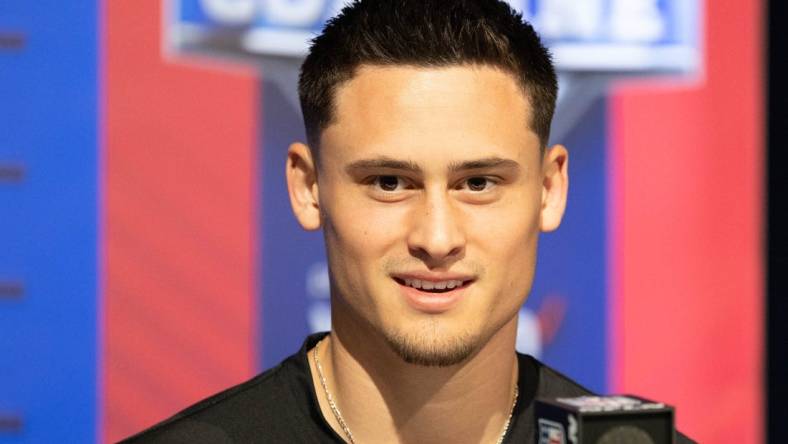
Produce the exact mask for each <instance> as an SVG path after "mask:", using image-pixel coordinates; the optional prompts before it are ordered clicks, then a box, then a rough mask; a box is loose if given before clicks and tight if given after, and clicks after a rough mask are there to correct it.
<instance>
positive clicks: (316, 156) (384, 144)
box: [130, 0, 589, 443]
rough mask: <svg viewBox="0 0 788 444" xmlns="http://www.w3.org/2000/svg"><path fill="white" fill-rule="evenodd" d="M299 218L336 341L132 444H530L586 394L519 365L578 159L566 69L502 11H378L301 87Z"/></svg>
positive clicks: (367, 7)
mask: <svg viewBox="0 0 788 444" xmlns="http://www.w3.org/2000/svg"><path fill="white" fill-rule="evenodd" d="M299 91H300V96H301V104H302V108H303V114H304V122H305V125H306V130H307V134H308V137H307V139H308V145H304V144H301V143H294V144H293V145H291V146H290V149H289V152H288V157H287V165H286V168H287V180H288V187H289V193H290V199H291V202H292V207H293V211H294V213H295V215H296V217H297V219H298V221H299V222H300V223H301V225H302V226H303V227H304V228H305V229H307V230H318V229H322V230H323V232H324V236H325V242H326V251H327V254H328V264H329V270H330V282H331V303H332V325H333V327H332V331H331V332H330V333H328V334H319V335H314V336H311V337H309V338H307V340H306V342H305V344H304V346H303V348H302V349H301V351H300V352H299V353H297V354H296V355H294V356H292V357H290V358H289V359H287V360H286V361H284V362H283V363H282V364H280V365H279V366H277V367H276V368H274V369H271V370H269V371H267V372H265V373H263V374H262V375H260V376H258V377H256V378H254V379H252V380H251V381H248V382H246V383H244V384H241V385H239V386H237V387H234V388H231V389H229V390H227V391H225V392H223V393H220V394H218V395H216V396H214V397H212V398H210V399H208V400H205V401H203V402H201V403H199V404H197V405H195V406H193V407H191V408H189V409H187V410H185V411H184V412H181V413H180V414H178V415H177V416H175V417H174V418H172V419H170V420H168V421H166V422H164V423H162V424H160V425H158V426H156V427H154V428H152V429H150V430H148V431H146V432H144V433H142V434H140V435H138V436H136V437H134V438H132V439H131V440H130V441H131V442H184V443H187V442H188V443H199V442H206V443H207V442H211V443H215V442H244V443H245V442H288V443H294V442H305V443H307V442H308V443H313V442H343V441H346V442H355V443H500V442H533V440H534V438H535V429H534V418H533V404H534V399H535V398H536V397H539V396H549V397H556V396H577V395H583V394H588V393H589V392H588V391H587V390H586V389H584V388H583V387H581V386H579V385H578V384H576V383H574V382H572V381H571V380H569V379H567V378H566V377H564V376H562V375H561V374H559V373H557V372H555V371H554V370H551V369H550V368H548V367H546V366H544V365H543V364H541V363H539V362H538V361H536V360H535V359H533V358H531V357H528V356H525V355H518V354H516V353H515V336H516V330H517V313H518V310H519V308H520V306H521V305H522V304H523V302H524V301H525V299H526V297H527V295H528V293H529V291H530V288H531V283H532V280H533V275H534V267H535V265H536V264H535V260H536V248H537V241H538V238H539V233H540V232H542V231H551V230H554V229H556V228H557V227H558V225H559V223H560V221H561V217H562V215H563V212H564V206H565V204H566V195H567V187H568V177H567V168H568V153H567V150H566V149H565V148H564V147H563V146H561V145H555V146H552V147H548V146H547V145H546V144H547V140H548V133H549V128H550V121H551V119H552V115H553V110H554V108H555V100H556V91H557V84H556V76H555V72H554V69H553V66H552V64H551V60H550V56H549V55H548V53H547V51H546V50H545V48H544V47H543V46H542V45H541V43H540V41H539V38H538V36H537V35H536V33H535V32H534V30H533V29H532V28H531V26H530V25H528V24H526V23H524V22H523V21H522V18H521V16H519V15H517V14H515V13H514V12H513V11H512V10H511V9H510V8H509V7H508V6H507V5H506V4H505V3H503V2H501V1H497V0H458V1H446V0H400V1H383V0H379V1H375V0H361V1H357V2H354V3H353V4H352V5H350V6H349V7H347V8H345V9H344V10H343V11H342V13H341V14H340V15H339V16H338V17H336V18H335V19H333V20H331V21H330V22H329V24H328V25H327V27H326V28H325V30H324V31H323V33H322V34H321V35H320V36H318V37H317V38H316V39H315V40H314V41H313V45H312V47H311V50H310V53H309V55H308V56H307V58H306V60H305V62H304V64H303V66H302V71H301V78H300V82H299Z"/></svg>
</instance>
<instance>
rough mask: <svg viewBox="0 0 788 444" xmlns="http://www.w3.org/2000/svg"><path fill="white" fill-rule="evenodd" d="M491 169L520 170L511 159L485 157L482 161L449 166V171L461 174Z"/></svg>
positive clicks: (456, 163)
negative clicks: (462, 172)
mask: <svg viewBox="0 0 788 444" xmlns="http://www.w3.org/2000/svg"><path fill="white" fill-rule="evenodd" d="M492 168H505V169H511V170H514V171H519V170H520V164H518V163H517V162H515V161H514V160H511V159H503V158H501V157H485V158H483V159H476V160H468V161H465V162H452V163H451V164H449V171H451V172H454V173H456V172H461V171H468V170H485V169H492Z"/></svg>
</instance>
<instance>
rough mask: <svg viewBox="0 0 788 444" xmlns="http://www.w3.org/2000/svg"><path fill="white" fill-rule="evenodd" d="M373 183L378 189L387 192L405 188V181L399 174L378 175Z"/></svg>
mask: <svg viewBox="0 0 788 444" xmlns="http://www.w3.org/2000/svg"><path fill="white" fill-rule="evenodd" d="M372 184H373V185H374V186H376V187H377V188H378V189H380V190H382V191H386V192H394V191H398V190H400V189H403V188H405V185H406V184H405V181H404V180H402V178H400V177H398V176H377V177H375V178H374V180H373V181H372Z"/></svg>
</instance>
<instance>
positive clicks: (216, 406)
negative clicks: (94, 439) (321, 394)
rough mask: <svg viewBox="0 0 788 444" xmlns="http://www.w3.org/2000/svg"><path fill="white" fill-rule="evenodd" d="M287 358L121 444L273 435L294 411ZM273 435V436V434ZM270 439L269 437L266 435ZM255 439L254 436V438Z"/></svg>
mask: <svg viewBox="0 0 788 444" xmlns="http://www.w3.org/2000/svg"><path fill="white" fill-rule="evenodd" d="M288 366H289V363H288V361H285V362H283V363H282V364H280V365H278V366H276V367H274V368H272V369H270V370H268V371H266V372H264V373H262V374H260V375H258V376H256V377H254V378H252V379H250V380H248V381H246V382H243V383H241V384H238V385H236V386H234V387H231V388H229V389H226V390H224V391H222V392H220V393H217V394H215V395H213V396H211V397H209V398H207V399H204V400H202V401H200V402H198V403H196V404H194V405H192V406H191V407H188V408H187V409H185V410H183V411H181V412H179V413H177V414H176V415H174V416H172V417H171V418H169V419H166V420H164V421H162V422H160V423H159V424H156V425H154V426H153V427H151V428H149V429H147V430H145V431H143V432H141V433H138V434H136V435H134V436H132V437H130V438H128V439H126V440H124V441H122V442H123V443H160V442H161V443H164V442H166V443H209V442H210V443H230V442H239V441H244V440H243V437H244V436H257V437H258V438H259V436H260V433H261V432H262V433H264V434H272V433H273V434H276V432H277V429H279V428H281V427H282V424H283V423H284V422H287V421H286V419H284V418H283V416H285V417H287V416H289V417H293V416H299V415H297V414H293V412H292V411H293V410H297V409H298V406H296V405H294V404H296V402H295V398H294V397H293V396H292V395H291V393H290V392H291V387H292V385H293V384H292V383H291V381H288V379H289V375H288V372H289V369H288ZM274 436H276V435H274ZM269 438H270V436H269ZM255 440H257V439H255Z"/></svg>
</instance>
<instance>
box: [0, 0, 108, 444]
mask: <svg viewBox="0 0 788 444" xmlns="http://www.w3.org/2000/svg"><path fill="white" fill-rule="evenodd" d="M97 12H98V7H97V2H95V1H91V0H74V1H69V2H61V1H55V0H36V1H29V0H4V1H2V2H0V32H2V33H3V34H4V35H6V36H8V35H14V36H16V37H14V38H13V39H12V40H13V41H15V42H16V43H14V44H12V45H2V48H0V98H1V99H0V168H1V167H2V165H6V171H8V168H15V169H16V171H17V173H16V174H15V175H14V177H12V178H10V179H9V177H6V180H2V179H0V284H2V283H5V285H6V286H8V285H12V286H14V287H16V288H17V290H16V291H14V292H10V293H9V292H6V294H5V296H1V297H0V415H2V417H3V418H4V419H5V425H6V427H5V428H4V430H0V442H2V443H50V442H93V441H95V439H96V430H95V429H96V425H95V424H96V377H97V372H96V367H97V353H96V350H97V345H96V344H97V333H96V332H97V321H96V318H97V316H96V311H97V310H96V309H97V297H96V294H97V278H96V276H97V259H96V258H97V194H98V193H97V158H98V155H97V152H98V150H97V146H98V144H97V140H98V136H97V103H98V86H97V85H98V83H97V73H98V69H97V57H98V48H97V46H98V43H97V20H98V14H97ZM9 166H10V167H9ZM9 283H10V284H9ZM16 421H19V422H16Z"/></svg>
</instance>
